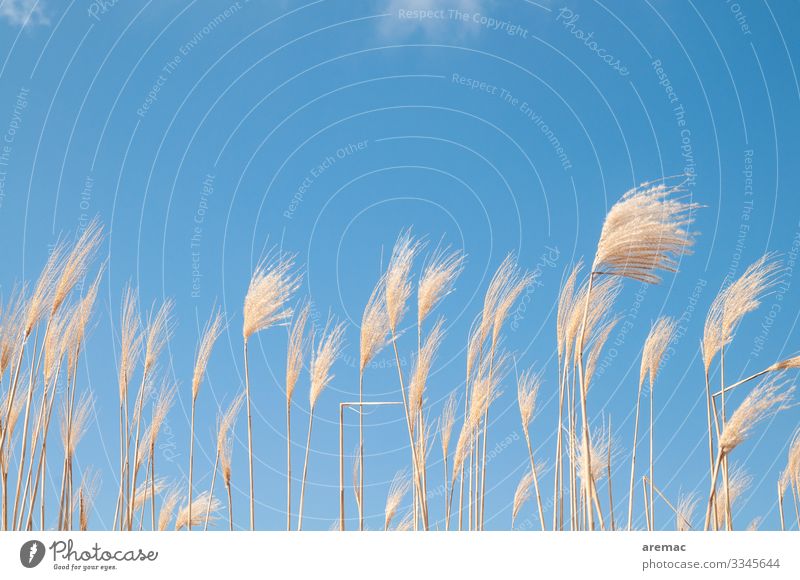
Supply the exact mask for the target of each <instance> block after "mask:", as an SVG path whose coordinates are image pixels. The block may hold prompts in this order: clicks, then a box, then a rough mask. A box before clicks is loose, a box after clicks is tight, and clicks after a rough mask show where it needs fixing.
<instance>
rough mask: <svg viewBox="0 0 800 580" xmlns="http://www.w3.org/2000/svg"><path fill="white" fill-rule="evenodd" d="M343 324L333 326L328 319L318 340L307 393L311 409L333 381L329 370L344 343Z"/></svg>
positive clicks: (330, 319)
mask: <svg viewBox="0 0 800 580" xmlns="http://www.w3.org/2000/svg"><path fill="white" fill-rule="evenodd" d="M344 328H345V325H344V323H343V322H339V323H337V324H334V322H333V319H332V318H329V319H328V322H327V324H326V325H325V330H324V331H323V333H322V337H321V338H320V341H319V345H318V346H317V348H316V350H315V351H314V354H313V356H312V357H311V390H310V392H309V402H310V404H311V408H312V409H313V408H314V406H315V405H316V404H317V399H319V396H320V395H321V394H322V391H324V390H325V387H327V386H328V385H329V384H330V382H331V381H332V380H333V376H334V375H333V374H332V373H331V369H332V368H333V363H334V362H336V359H337V358H339V354H340V353H341V350H342V346H343V343H344Z"/></svg>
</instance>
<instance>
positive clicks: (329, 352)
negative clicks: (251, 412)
mask: <svg viewBox="0 0 800 580" xmlns="http://www.w3.org/2000/svg"><path fill="white" fill-rule="evenodd" d="M343 341H344V323H343V322H339V323H334V321H333V319H331V318H329V319H328V322H327V324H326V325H325V329H324V330H323V332H322V336H321V337H320V340H319V344H318V345H317V348H316V350H315V351H314V353H313V356H312V358H311V368H310V374H311V388H310V390H309V395H308V402H309V410H308V437H307V439H306V454H305V461H304V462H303V478H302V480H301V483H300V507H299V509H298V515H297V530H298V531H300V530H302V529H303V500H304V499H305V492H306V477H307V476H308V456H309V451H310V450H311V428H312V426H313V424H314V408H315V407H316V405H317V401H318V399H319V396H320V395H321V394H322V392H323V391H324V390H325V388H326V387H327V386H328V385H329V384H330V382H331V381H332V380H333V377H334V375H333V373H332V372H331V370H332V368H333V363H334V362H336V359H338V358H339V354H340V352H341V350H342V346H343Z"/></svg>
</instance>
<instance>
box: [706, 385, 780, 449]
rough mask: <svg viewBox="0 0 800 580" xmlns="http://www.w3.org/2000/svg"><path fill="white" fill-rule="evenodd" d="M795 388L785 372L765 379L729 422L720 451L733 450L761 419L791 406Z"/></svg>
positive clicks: (722, 436) (720, 440)
mask: <svg viewBox="0 0 800 580" xmlns="http://www.w3.org/2000/svg"><path fill="white" fill-rule="evenodd" d="M793 392H794V387H788V388H786V382H785V381H784V380H783V374H782V373H778V374H776V375H774V376H771V377H769V378H766V379H764V380H762V381H761V383H760V384H759V385H758V386H757V387H756V388H754V389H753V390H752V391H751V392H750V393H749V394H748V395H747V397H746V398H745V399H744V401H742V404H741V405H739V407H738V408H737V409H736V410H735V411H734V412H733V414H732V415H731V418H730V419H729V420H728V422H727V423H725V427H724V429H723V430H722V434H721V435H720V438H719V450H720V453H721V454H722V455H727V454H729V453H730V452H731V451H733V450H734V449H735V448H736V447H738V446H739V445H741V444H742V443H743V442H744V441H745V440H746V439H747V438H748V436H749V435H750V433H751V432H752V430H753V429H754V428H755V426H756V425H757V424H758V423H759V422H761V421H762V420H764V419H766V418H767V417H770V416H772V415H774V414H775V413H778V412H779V411H782V410H784V409H787V408H788V407H789V402H790V401H791V397H792V393H793Z"/></svg>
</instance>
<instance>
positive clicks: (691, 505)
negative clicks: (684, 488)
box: [675, 493, 700, 532]
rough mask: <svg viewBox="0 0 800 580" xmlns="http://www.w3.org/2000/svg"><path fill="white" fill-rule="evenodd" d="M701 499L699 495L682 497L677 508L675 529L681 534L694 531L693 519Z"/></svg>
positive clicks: (691, 494)
mask: <svg viewBox="0 0 800 580" xmlns="http://www.w3.org/2000/svg"><path fill="white" fill-rule="evenodd" d="M699 503H700V499H699V498H698V497H697V494H694V493H690V494H686V495H681V496H680V498H679V499H678V505H677V506H676V508H675V529H676V530H677V531H679V532H688V531H689V530H691V529H692V517H693V515H694V511H695V510H696V509H697V505H698V504H699Z"/></svg>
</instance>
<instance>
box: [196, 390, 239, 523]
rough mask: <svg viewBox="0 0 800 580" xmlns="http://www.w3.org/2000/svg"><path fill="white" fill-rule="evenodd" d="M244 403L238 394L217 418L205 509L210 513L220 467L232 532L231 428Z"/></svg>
mask: <svg viewBox="0 0 800 580" xmlns="http://www.w3.org/2000/svg"><path fill="white" fill-rule="evenodd" d="M243 403H244V393H240V394H239V395H237V396H236V397H234V399H233V401H231V404H230V405H229V406H228V408H227V410H226V411H225V412H224V413H222V414H220V416H219V417H218V418H217V445H216V449H217V452H216V458H215V459H214V470H213V471H212V474H211V490H210V492H209V496H208V500H209V505H208V506H207V509H206V514H207V515H208V514H209V513H210V511H211V505H210V502H211V499H212V497H213V496H214V484H215V483H216V480H217V467H218V466H220V467H221V470H222V481H223V483H224V485H225V489H226V490H227V493H228V520H229V523H230V529H231V530H233V505H232V504H233V501H232V497H231V473H232V470H231V455H232V452H233V428H234V425H235V424H236V418H237V417H238V415H239V411H241V409H242V404H243ZM208 524H209V519H208V518H206V521H205V524H204V526H203V531H205V530H207V529H208Z"/></svg>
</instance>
